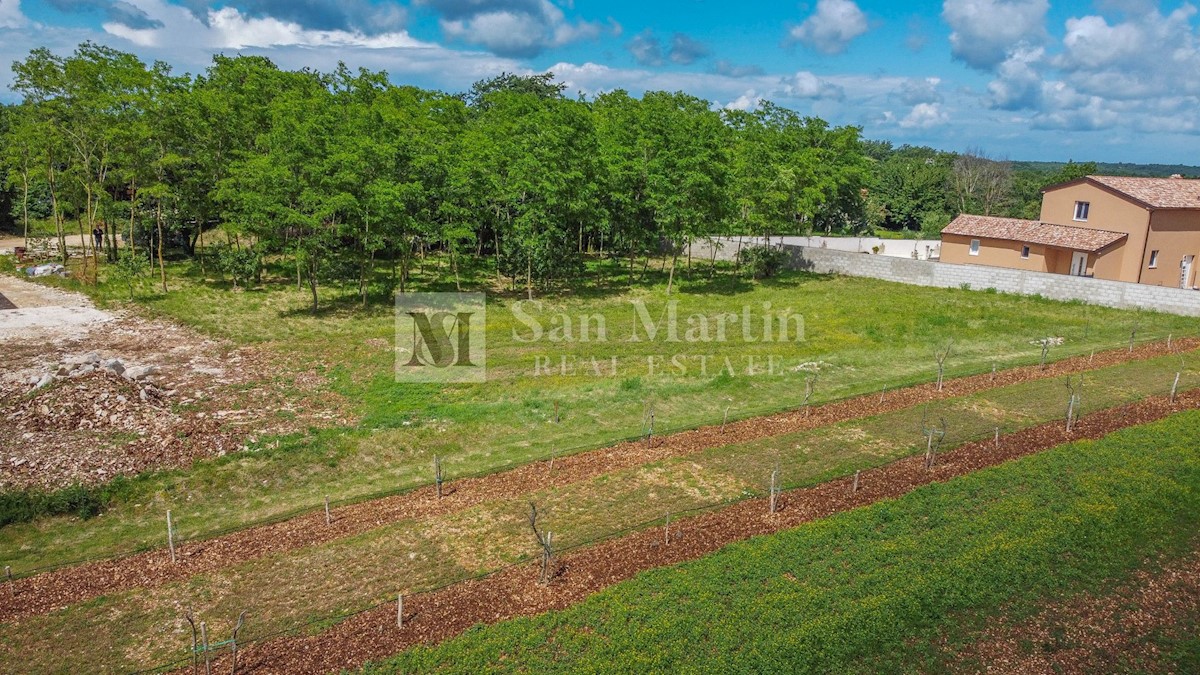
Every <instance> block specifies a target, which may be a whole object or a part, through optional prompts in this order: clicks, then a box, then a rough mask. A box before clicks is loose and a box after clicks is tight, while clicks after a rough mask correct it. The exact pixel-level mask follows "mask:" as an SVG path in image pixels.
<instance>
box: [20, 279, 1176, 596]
mask: <svg viewBox="0 0 1200 675" xmlns="http://www.w3.org/2000/svg"><path fill="white" fill-rule="evenodd" d="M427 264H428V265H429V266H430V267H429V268H428V269H427V270H426V272H427V273H428V274H427V275H426V276H422V272H421V271H420V270H418V272H417V277H416V279H415V282H414V286H413V288H414V289H416V290H442V291H445V290H453V285H452V284H451V285H450V287H447V285H446V284H445V283H444V282H432V281H424V282H423V281H422V279H428V278H431V277H432V271H433V269H432V266H434V265H436V264H441V263H437V262H429V263H427ZM591 273H592V274H593V275H596V279H598V280H596V281H594V283H592V284H590V285H587V286H585V287H581V288H578V289H559V290H558V291H556V294H555V295H554V296H553V297H546V298H542V305H540V308H539V307H535V306H532V305H530V306H527V307H526V311H527V312H530V313H536V314H537V315H538V316H540V317H541V318H542V319H543V322H544V324H545V325H546V327H547V329H549V328H551V327H553V325H554V323H553V321H554V317H555V316H558V315H559V314H565V315H569V316H572V317H578V316H580V315H589V316H596V315H599V316H603V317H604V319H605V324H606V331H607V334H608V337H609V339H608V340H607V341H603V342H602V341H599V340H594V339H593V340H591V341H588V342H581V341H575V342H566V343H548V342H536V343H529V342H523V341H521V340H522V339H526V338H528V337H529V336H530V333H529V331H528V328H527V327H526V326H525V325H524V324H522V323H521V322H519V321H518V320H517V318H516V317H515V316H514V314H513V311H512V310H513V305H514V303H515V302H517V301H519V300H521V299H523V296H522V295H521V294H519V293H517V294H514V293H509V292H499V293H497V292H492V293H491V294H490V295H489V300H488V330H487V346H488V368H489V370H488V380H487V381H486V382H484V383H476V384H452V385H442V384H412V383H398V382H396V381H395V379H394V375H393V373H394V346H393V345H394V338H395V335H394V331H395V322H394V311H393V306H392V305H391V304H390V303H388V302H385V301H382V300H379V301H377V302H375V303H372V304H369V305H368V306H367V307H366V308H362V307H360V306H359V304H358V302H357V298H356V296H355V295H354V289H352V288H347V289H345V291H344V294H342V291H340V290H339V289H325V291H324V293H325V300H326V302H327V308H326V309H325V310H323V311H322V312H321V313H320V314H319V315H317V316H312V315H310V314H309V313H308V311H307V309H308V305H307V303H308V302H309V298H308V295H307V294H306V292H305V291H301V290H298V289H297V288H296V286H295V285H294V282H293V283H292V284H288V283H286V282H285V281H283V280H282V279H276V280H275V281H274V282H273V283H270V284H268V285H267V286H265V287H263V288H261V289H255V290H247V291H231V290H229V289H228V288H227V287H226V286H225V285H223V284H218V283H214V282H212V281H206V282H201V281H200V280H199V279H198V278H197V277H196V276H191V274H192V272H188V270H187V269H185V268H183V267H179V268H177V269H176V270H173V276H172V279H173V281H172V284H173V290H172V291H171V292H170V293H168V294H166V295H154V294H150V293H144V294H142V295H141V296H140V298H139V304H140V305H142V306H143V307H145V308H146V310H147V311H149V312H150V313H153V314H157V315H160V316H166V317H169V318H172V319H175V320H179V321H181V322H183V323H186V324H190V325H193V326H195V327H197V328H199V329H200V330H201V331H203V332H205V333H207V334H210V335H215V336H219V337H224V338H228V339H230V340H232V341H234V342H236V343H239V344H254V345H258V346H260V347H261V348H263V349H266V350H269V351H271V352H273V353H276V354H278V355H279V356H280V363H281V369H280V374H279V379H280V381H281V386H286V382H287V380H288V378H289V377H291V374H292V373H294V372H297V371H301V370H307V369H310V368H311V369H315V370H318V371H320V372H322V373H324V374H325V375H327V376H328V377H329V381H330V386H331V387H333V388H334V389H336V390H337V391H338V392H340V393H341V394H343V395H344V397H345V398H346V399H347V400H348V402H349V405H350V406H351V407H352V409H353V412H354V413H355V415H356V416H357V419H358V422H357V424H356V425H355V426H353V427H351V428H335V429H324V430H312V431H311V432H309V433H303V434H297V435H294V436H290V437H286V438H265V439H259V440H258V442H257V443H256V444H254V450H255V451H254V452H251V453H242V454H237V455H231V456H228V457H224V458H221V459H217V460H212V461H204V462H200V463H198V464H197V465H195V466H194V467H192V468H191V469H190V470H187V471H169V472H163V473H160V474H158V475H152V476H146V477H143V478H141V479H138V480H135V481H132V482H131V484H130V485H128V486H126V488H124V489H123V490H122V491H121V492H120V493H119V498H118V501H117V503H116V504H114V505H113V507H112V508H111V509H110V510H109V511H108V512H107V513H106V514H104V515H103V516H101V517H99V518H96V519H92V520H87V521H78V520H75V519H69V518H58V519H47V520H43V521H40V522H37V523H33V524H26V525H19V526H12V527H9V528H5V531H4V532H3V534H4V536H5V537H6V538H7V540H8V541H9V542H10V543H11V544H12V545H11V546H6V547H5V550H6V552H9V551H11V552H12V553H11V554H10V555H7V556H5V557H6V558H8V562H11V563H13V565H14V571H15V572H17V573H22V572H23V571H25V570H29V569H31V568H33V567H37V566H41V565H47V564H56V563H62V562H65V561H70V560H77V559H83V558H90V557H96V556H107V555H113V554H116V553H119V552H128V551H132V550H137V549H138V548H144V547H147V546H159V545H161V544H162V542H161V541H160V539H161V532H160V530H161V529H162V526H161V521H162V519H163V517H164V514H165V512H166V510H167V509H172V510H173V511H174V514H175V517H176V519H177V522H179V523H180V524H181V529H182V532H183V534H184V536H186V537H196V536H207V535H211V534H212V533H215V532H219V531H222V530H225V529H229V528H236V527H242V526H246V525H248V524H251V523H254V522H258V521H261V520H263V519H266V518H273V517H283V516H286V515H287V514H290V513H293V512H295V511H297V510H299V509H306V508H315V507H317V506H318V505H320V504H321V503H322V502H323V500H324V498H325V497H326V496H329V497H330V498H331V499H332V500H333V501H334V502H335V503H338V502H342V501H349V500H355V499H361V498H365V497H367V496H370V495H375V494H381V493H387V492H393V491H397V490H401V489H405V488H408V487H412V486H415V485H419V484H424V483H427V482H429V481H430V479H431V477H432V476H431V470H430V463H431V460H432V458H433V456H434V455H435V454H436V455H439V456H440V457H441V458H442V461H443V466H444V468H445V472H446V476H447V478H448V479H453V478H454V477H455V476H461V475H466V474H471V473H478V472H486V471H495V470H500V469H503V468H506V467H510V466H514V465H519V464H522V463H525V462H528V461H530V460H532V459H535V458H538V457H544V456H547V455H549V454H551V453H564V452H571V451H573V450H576V449H580V448H588V447H596V446H600V445H605V444H608V443H611V442H614V441H616V440H618V439H622V438H627V437H632V436H636V435H639V434H641V433H643V431H644V429H645V424H646V420H647V413H648V411H650V410H653V412H654V417H655V432H656V433H662V432H665V431H668V430H671V429H679V428H685V427H692V426H697V425H701V424H706V423H718V422H720V421H721V419H722V418H723V417H724V416H725V415H726V414H728V416H729V418H730V419H736V418H739V417H746V416H750V415H753V414H757V413H761V412H767V411H773V410H779V409H784V408H792V407H796V406H798V405H800V404H801V403H802V401H803V400H804V397H805V393H806V387H807V386H808V382H809V380H810V378H812V371H813V369H816V370H818V371H819V374H818V375H817V377H816V379H815V381H813V383H812V396H811V401H812V402H813V403H820V402H823V401H828V400H831V399H834V398H839V397H844V396H849V395H853V394H857V393H865V392H871V391H877V390H878V389H880V388H881V387H896V386H901V385H905V384H911V383H916V382H922V381H929V380H932V379H933V378H934V376H935V372H936V363H935V357H934V355H935V353H936V352H937V351H938V350H939V349H942V348H944V347H945V346H946V345H947V344H951V343H952V350H951V353H950V356H949V358H948V359H947V360H946V372H947V375H948V376H953V375H958V374H967V373H976V372H984V371H988V370H990V369H991V368H992V367H993V366H994V365H995V366H998V367H1000V368H1004V367H1009V366H1013V365H1018V364H1029V363H1036V362H1037V361H1038V360H1039V358H1040V357H1041V350H1040V348H1039V347H1038V346H1037V345H1035V344H1031V343H1032V342H1035V341H1037V340H1039V339H1041V338H1045V337H1054V338H1061V339H1062V344H1061V345H1056V346H1054V347H1052V348H1051V350H1050V352H1049V358H1050V359H1051V360H1053V359H1057V358H1062V357H1065V356H1068V355H1071V354H1085V353H1088V352H1089V351H1091V350H1093V349H1105V348H1113V347H1119V346H1122V345H1124V344H1126V343H1127V342H1128V341H1129V338H1130V334H1131V332H1132V331H1134V330H1135V329H1136V339H1137V340H1138V341H1139V342H1140V341H1144V340H1150V339H1154V338H1165V337H1166V336H1167V335H1169V334H1174V335H1176V336H1182V335H1187V334H1194V333H1195V332H1196V322H1195V320H1194V319H1190V318H1184V317H1173V316H1169V315H1163V314H1157V313H1134V312H1129V311H1118V310H1111V309H1105V308H1098V307H1089V306H1084V305H1082V304H1077V303H1076V304H1064V303H1058V302H1052V301H1048V300H1044V299H1041V298H1029V297H1019V296H1010V295H1003V294H996V293H990V292H986V291H970V290H960V289H928V288H919V287H913V286H905V285H900V284H891V283H886V282H881V281H874V280H867V279H853V278H838V277H825V276H814V275H809V274H801V273H793V274H788V275H785V276H783V277H782V278H779V279H773V280H767V281H762V282H758V281H748V280H745V279H741V278H736V277H734V276H733V275H732V274H731V271H730V270H728V269H723V270H721V271H719V272H718V273H717V274H716V276H714V277H712V278H709V277H708V275H707V271H703V272H702V271H701V270H699V269H698V270H696V271H695V272H694V274H693V276H692V279H690V280H689V279H688V276H687V274H686V273H684V272H683V271H681V272H680V274H679V279H678V283H677V285H676V289H677V291H676V292H675V293H674V294H673V295H672V296H671V297H670V298H669V299H668V298H667V296H666V293H665V279H664V278H663V277H661V276H652V278H651V279H650V280H649V281H648V282H646V283H642V284H634V285H633V287H632V288H630V287H628V286H627V285H626V284H625V283H624V282H623V280H621V279H620V278H618V277H616V276H615V274H616V272H615V270H614V269H607V270H605V274H604V276H603V277H601V276H600V270H599V269H593V270H592V272H591ZM489 283H490V282H489V280H488V279H486V278H484V277H482V276H480V275H478V274H477V275H476V276H474V277H471V278H470V279H469V281H468V284H467V285H466V286H465V290H471V289H476V288H486V287H487V286H488V284H489ZM90 292H92V293H93V295H96V296H97V297H98V298H100V299H101V301H102V302H103V301H108V302H118V301H119V298H121V297H122V294H123V293H125V292H126V291H125V289H122V288H117V287H112V286H102V287H101V288H99V289H92V290H91V291H90ZM668 300H671V301H674V302H677V305H676V306H675V312H676V313H677V315H678V316H679V317H680V322H681V328H680V333H681V334H682V333H683V332H684V330H685V329H686V327H687V324H686V317H688V316H692V315H704V316H708V317H713V318H714V321H715V317H716V316H717V315H719V314H726V313H733V314H740V313H742V312H743V308H747V309H748V311H750V312H751V313H752V314H758V315H761V314H762V313H764V312H767V311H770V312H775V313H779V312H791V313H796V314H799V315H802V316H803V319H804V322H803V323H804V329H805V333H804V339H803V340H801V341H787V342H764V341H762V340H759V339H756V340H754V341H746V340H744V339H743V335H742V333H741V332H740V331H739V330H733V331H730V332H729V334H728V335H727V337H728V338H729V339H728V340H727V341H725V342H718V341H710V342H696V343H688V342H677V343H674V342H667V341H665V340H664V339H663V337H664V336H663V335H661V334H660V336H659V339H657V340H647V339H642V340H640V341H636V342H634V341H630V340H628V337H629V336H631V335H633V334H634V332H635V331H637V332H639V333H640V334H641V336H642V337H643V338H645V330H644V327H643V326H642V323H641V321H642V319H640V318H639V316H638V313H637V311H636V309H635V308H634V305H633V301H638V302H641V303H644V306H645V307H646V308H647V311H648V312H649V314H650V316H651V318H652V319H653V320H655V321H658V320H660V319H661V317H662V316H663V313H664V312H665V310H666V307H667V302H668ZM768 307H769V309H767V308H768ZM793 325H794V324H793ZM756 337H757V336H756ZM674 355H683V356H685V357H687V358H686V359H685V361H686V362H687V363H690V364H693V366H692V367H691V368H690V369H689V370H687V372H680V371H679V370H677V369H673V368H670V367H660V368H659V372H657V373H654V374H652V373H650V372H649V371H648V368H647V366H646V361H647V359H649V358H651V357H663V359H664V361H660V362H659V363H660V366H661V364H663V363H665V362H669V359H670V358H671V357H672V356H674ZM701 355H707V356H709V357H711V359H712V362H716V363H724V360H725V359H726V358H727V359H729V362H730V363H732V364H734V369H735V371H736V372H734V373H732V374H731V373H729V372H715V373H714V372H713V371H712V370H711V369H710V370H709V372H707V373H702V372H700V371H699V368H698V367H696V366H695V365H694V364H696V363H697V360H696V359H698V357H700V356H701ZM538 357H542V358H543V359H545V358H550V359H551V361H552V362H554V363H558V362H561V358H563V357H568V358H572V359H574V360H575V362H577V363H585V364H586V363H591V361H592V360H593V359H595V361H596V362H597V363H601V364H611V362H612V359H613V358H616V359H617V360H618V362H619V364H620V365H619V366H618V371H617V372H616V373H613V372H612V371H611V369H609V368H608V367H607V365H605V366H604V367H602V368H601V369H600V372H599V373H597V372H596V371H595V370H593V369H591V368H588V367H584V368H580V369H579V370H578V371H577V372H575V373H573V374H572V373H567V374H563V373H561V372H556V373H550V374H545V373H540V374H537V375H535V374H534V372H533V371H534V367H535V359H536V358H538ZM749 357H754V358H755V359H756V363H757V364H758V365H759V368H760V370H761V368H762V366H763V364H765V363H768V362H769V361H770V360H771V359H774V360H775V362H776V363H777V364H779V367H778V368H777V369H776V373H775V374H773V375H764V374H757V375H753V376H751V375H747V373H746V372H745V368H747V367H748V361H747V359H748V358H749ZM543 363H544V361H543ZM806 364H807V365H806ZM718 370H721V369H720V368H718ZM556 404H557V406H558V411H559V413H558V414H559V420H558V421H557V422H556V421H555V405H556Z"/></svg>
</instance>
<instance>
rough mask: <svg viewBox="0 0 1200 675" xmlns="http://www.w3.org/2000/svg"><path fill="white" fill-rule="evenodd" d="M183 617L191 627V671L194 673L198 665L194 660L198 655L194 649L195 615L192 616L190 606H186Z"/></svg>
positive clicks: (195, 642)
mask: <svg viewBox="0 0 1200 675" xmlns="http://www.w3.org/2000/svg"><path fill="white" fill-rule="evenodd" d="M183 618H185V619H187V622H188V625H189V626H191V627H192V673H193V675H195V672H196V669H197V668H198V667H199V666H200V664H199V663H198V662H197V661H196V659H197V657H198V653H197V651H196V645H197V644H198V643H197V641H196V617H194V616H192V608H191V607H188V611H187V614H184V615H183Z"/></svg>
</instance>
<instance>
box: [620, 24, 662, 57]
mask: <svg viewBox="0 0 1200 675" xmlns="http://www.w3.org/2000/svg"><path fill="white" fill-rule="evenodd" d="M625 48H626V49H628V50H629V53H630V54H632V55H633V60H634V61H637V62H638V64H640V65H643V66H661V65H662V64H663V53H662V43H661V42H659V40H658V38H656V37H654V33H653V31H651V30H650V29H649V28H647V29H646V30H644V31H642V32H641V33H638V34H637V35H635V36H633V39H632V40H630V41H629V44H627V45H625Z"/></svg>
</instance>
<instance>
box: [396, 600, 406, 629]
mask: <svg viewBox="0 0 1200 675" xmlns="http://www.w3.org/2000/svg"><path fill="white" fill-rule="evenodd" d="M396 627H397V628H404V594H403V593H397V594H396Z"/></svg>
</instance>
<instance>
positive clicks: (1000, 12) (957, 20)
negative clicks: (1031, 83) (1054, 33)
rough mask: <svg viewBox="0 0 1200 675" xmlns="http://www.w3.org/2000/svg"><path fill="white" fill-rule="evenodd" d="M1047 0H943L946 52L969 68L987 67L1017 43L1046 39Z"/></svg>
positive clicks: (990, 67) (997, 63)
mask: <svg viewBox="0 0 1200 675" xmlns="http://www.w3.org/2000/svg"><path fill="white" fill-rule="evenodd" d="M1049 8H1050V4H1049V2H1048V1H1047V0H945V2H944V3H943V4H942V18H943V19H945V21H946V23H947V24H949V25H950V28H951V29H952V30H953V32H952V33H951V34H950V53H951V54H952V55H953V56H954V58H956V59H960V60H962V61H963V62H965V63H966V64H967V65H969V66H971V67H972V68H978V69H980V70H991V69H992V68H994V67H996V66H997V65H999V64H1000V63H1001V62H1003V61H1004V59H1005V58H1006V57H1007V56H1008V53H1009V52H1010V51H1011V50H1013V49H1014V48H1016V47H1017V46H1018V45H1020V44H1022V43H1025V44H1029V45H1037V44H1041V43H1042V42H1043V41H1044V40H1045V38H1046V28H1045V23H1046V11H1047V10H1048V9H1049Z"/></svg>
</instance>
